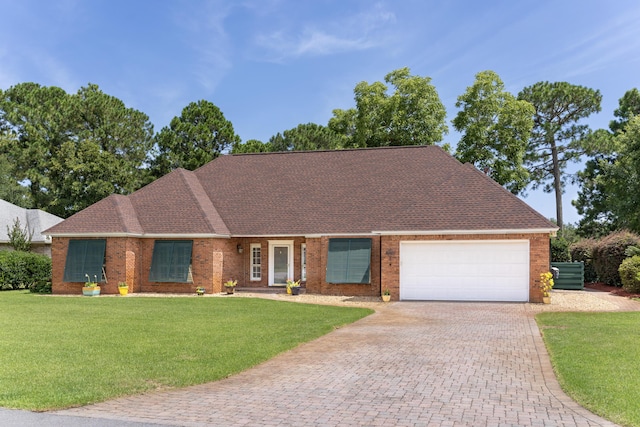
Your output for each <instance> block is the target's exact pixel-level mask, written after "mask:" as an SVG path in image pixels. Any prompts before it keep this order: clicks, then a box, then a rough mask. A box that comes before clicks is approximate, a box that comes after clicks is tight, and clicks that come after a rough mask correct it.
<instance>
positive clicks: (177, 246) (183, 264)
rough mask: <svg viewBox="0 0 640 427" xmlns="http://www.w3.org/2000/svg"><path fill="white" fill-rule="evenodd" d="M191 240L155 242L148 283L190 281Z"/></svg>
mask: <svg viewBox="0 0 640 427" xmlns="http://www.w3.org/2000/svg"><path fill="white" fill-rule="evenodd" d="M192 246H193V240H156V242H155V244H154V246H153V257H152V258H151V271H149V281H150V282H182V283H188V282H189V281H192V280H190V279H191V277H190V276H191V275H190V274H189V273H190V270H191V248H192Z"/></svg>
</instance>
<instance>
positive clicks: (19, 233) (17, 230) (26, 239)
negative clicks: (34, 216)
mask: <svg viewBox="0 0 640 427" xmlns="http://www.w3.org/2000/svg"><path fill="white" fill-rule="evenodd" d="M7 236H9V245H11V247H13V249H14V250H16V251H19V252H29V251H30V250H31V239H32V238H33V231H32V230H30V229H29V227H28V226H27V224H25V226H24V227H22V224H21V223H20V218H16V219H14V220H13V225H12V226H11V227H9V226H8V225H7Z"/></svg>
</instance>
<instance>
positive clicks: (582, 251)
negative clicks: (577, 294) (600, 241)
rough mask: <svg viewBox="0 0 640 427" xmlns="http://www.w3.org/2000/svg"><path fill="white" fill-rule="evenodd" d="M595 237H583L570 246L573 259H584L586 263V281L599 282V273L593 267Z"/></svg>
mask: <svg viewBox="0 0 640 427" xmlns="http://www.w3.org/2000/svg"><path fill="white" fill-rule="evenodd" d="M596 243H597V241H596V240H595V239H582V240H579V241H577V242H575V243H573V244H572V245H571V246H570V247H569V252H570V254H571V260H572V261H582V262H583V263H584V281H585V282H587V283H589V282H597V281H598V275H597V274H596V270H595V268H594V267H593V259H592V256H593V255H592V254H593V247H594V246H595V245H596Z"/></svg>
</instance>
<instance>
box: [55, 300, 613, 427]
mask: <svg viewBox="0 0 640 427" xmlns="http://www.w3.org/2000/svg"><path fill="white" fill-rule="evenodd" d="M533 314H534V313H533V311H532V310H531V308H530V305H529V304H501V303H438V302H398V303H392V304H389V305H387V306H385V307H384V308H383V309H381V310H380V311H378V312H377V313H375V314H374V315H372V316H369V317H367V318H365V319H362V320H361V321H358V322H356V323H354V324H352V325H349V326H347V327H344V328H341V329H338V330H336V331H334V332H333V333H330V334H328V335H326V336H324V337H322V338H320V339H318V340H315V341H313V342H311V343H308V344H305V345H301V346H299V347H298V348H296V349H294V350H292V351H289V352H287V353H285V354H282V355H280V356H278V357H276V358H274V359H272V360H270V361H268V362H266V363H263V364H262V365H259V366H257V367H255V368H253V369H250V370H248V371H246V372H243V373H241V374H239V375H235V376H233V377H230V378H227V379H225V380H222V381H218V382H215V383H208V384H204V385H200V386H194V387H189V388H185V389H180V390H173V391H168V392H166V391H165V392H157V393H150V394H146V395H142V396H134V397H129V398H122V399H116V400H112V401H108V402H104V403H100V404H96V405H91V406H86V407H81V408H74V409H69V410H64V411H58V412H56V413H55V414H56V415H63V416H79V417H95V418H94V419H103V420H104V419H111V420H116V421H117V420H120V421H127V422H139V423H159V424H166V425H180V426H231V425H234V426H257V425H260V426H276V425H287V426H307V425H309V426H311V425H313V426H336V425H340V426H356V425H366V426H376V425H396V426H431V425H433V426H442V425H449V426H453V425H468V426H498V425H500V426H506V425H510V426H612V425H614V424H612V423H610V422H608V421H605V420H603V419H601V418H599V417H597V416H595V415H593V414H591V413H590V412H588V411H587V410H585V409H583V408H581V407H580V406H578V405H577V404H576V403H574V402H573V401H572V400H571V399H569V398H568V397H567V396H566V395H565V394H564V393H563V392H562V391H561V390H560V387H559V385H558V383H557V381H556V379H555V377H554V375H553V372H552V370H551V366H550V362H549V359H548V356H547V353H546V350H545V348H544V345H543V343H542V339H541V337H540V332H539V330H538V328H537V326H536V323H535V321H534V319H533ZM87 425H91V421H90V420H87Z"/></svg>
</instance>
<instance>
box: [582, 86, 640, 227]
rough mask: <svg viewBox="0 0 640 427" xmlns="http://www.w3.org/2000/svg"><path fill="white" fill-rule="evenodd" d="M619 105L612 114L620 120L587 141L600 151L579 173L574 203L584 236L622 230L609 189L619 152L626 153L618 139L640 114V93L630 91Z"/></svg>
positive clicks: (610, 123)
mask: <svg viewBox="0 0 640 427" xmlns="http://www.w3.org/2000/svg"><path fill="white" fill-rule="evenodd" d="M618 103H619V107H618V108H617V109H616V110H615V111H614V113H613V114H614V116H615V117H617V118H618V120H612V121H611V122H609V129H610V131H607V130H605V129H599V130H597V131H595V132H594V133H593V134H592V135H591V136H590V138H589V139H588V141H590V144H591V145H592V146H594V147H598V151H599V152H598V153H596V154H595V155H594V156H593V158H591V159H590V160H588V161H587V162H586V164H585V168H584V170H582V171H580V172H578V178H577V182H578V183H579V184H580V191H579V192H578V198H577V200H575V201H573V202H572V203H573V205H574V206H575V207H576V209H577V210H578V213H579V214H580V215H582V219H581V220H580V228H579V231H580V234H581V235H583V236H593V237H599V236H603V235H607V234H609V233H610V232H612V231H614V230H615V229H617V228H618V227H620V225H619V220H618V217H617V215H616V214H614V213H613V211H612V210H611V209H612V207H611V206H610V205H611V200H610V198H611V193H610V189H608V188H607V186H608V185H609V184H610V182H609V181H610V176H609V175H610V174H611V173H612V172H613V169H614V165H615V163H616V161H617V159H618V158H619V156H620V151H625V147H624V146H622V145H621V141H620V140H619V138H617V136H619V135H621V134H622V133H623V132H624V131H625V129H626V127H627V124H628V123H629V121H630V119H631V118H633V117H634V116H637V115H638V114H640V92H638V90H637V89H631V90H629V91H627V92H626V93H625V94H624V96H623V97H622V98H620V99H619V101H618ZM639 231H640V230H639Z"/></svg>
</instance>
